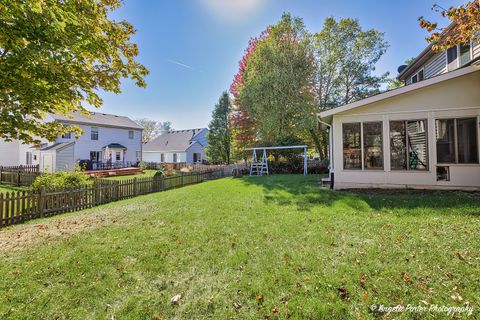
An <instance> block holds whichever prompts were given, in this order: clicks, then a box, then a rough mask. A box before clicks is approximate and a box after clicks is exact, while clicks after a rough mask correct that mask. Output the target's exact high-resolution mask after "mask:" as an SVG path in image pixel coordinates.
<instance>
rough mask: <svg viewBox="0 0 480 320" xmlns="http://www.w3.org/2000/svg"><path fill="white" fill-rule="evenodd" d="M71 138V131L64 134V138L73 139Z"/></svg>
mask: <svg viewBox="0 0 480 320" xmlns="http://www.w3.org/2000/svg"><path fill="white" fill-rule="evenodd" d="M71 138H72V133H71V132H67V133H64V134H62V139H71Z"/></svg>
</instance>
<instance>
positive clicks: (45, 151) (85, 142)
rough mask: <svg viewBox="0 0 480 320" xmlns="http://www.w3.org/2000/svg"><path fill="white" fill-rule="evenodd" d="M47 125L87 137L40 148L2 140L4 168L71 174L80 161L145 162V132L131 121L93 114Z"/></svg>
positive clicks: (61, 118) (60, 118)
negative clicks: (75, 129)
mask: <svg viewBox="0 0 480 320" xmlns="http://www.w3.org/2000/svg"><path fill="white" fill-rule="evenodd" d="M45 121H57V122H60V123H62V124H66V125H72V126H77V127H79V128H81V129H82V131H83V134H82V136H81V137H79V138H78V139H76V138H75V137H74V136H73V135H72V134H66V135H62V136H59V137H58V138H57V139H56V140H55V141H52V142H46V141H45V142H44V143H42V145H41V147H40V148H36V147H34V146H29V145H25V144H22V143H21V142H20V141H12V142H5V141H3V140H0V165H5V166H12V165H13V166H17V165H30V164H33V165H36V164H39V165H40V169H41V170H42V171H48V172H51V171H70V170H73V169H74V167H75V166H76V164H77V162H78V161H80V160H89V161H90V162H92V163H94V165H93V166H94V167H96V166H97V165H98V164H100V163H109V164H113V165H117V166H128V165H130V164H134V163H136V162H138V161H141V157H142V130H143V128H142V127H141V126H140V125H138V124H137V123H136V122H135V121H133V120H131V119H129V118H128V117H123V116H117V115H112V114H105V113H98V112H92V113H91V114H90V115H83V114H79V113H75V114H73V115H72V116H71V117H65V116H59V115H48V116H47V118H46V119H45Z"/></svg>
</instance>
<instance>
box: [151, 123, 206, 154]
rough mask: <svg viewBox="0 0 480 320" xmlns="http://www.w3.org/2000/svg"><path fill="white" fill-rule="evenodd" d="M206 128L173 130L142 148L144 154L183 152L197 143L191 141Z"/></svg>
mask: <svg viewBox="0 0 480 320" xmlns="http://www.w3.org/2000/svg"><path fill="white" fill-rule="evenodd" d="M204 130H208V129H207V128H199V129H187V130H174V131H169V132H167V133H164V134H162V135H160V136H158V137H157V138H155V139H153V140H152V141H150V142H147V143H146V144H145V145H144V146H143V151H145V152H166V151H185V150H187V149H188V148H190V147H191V146H192V145H194V144H195V143H200V142H198V141H192V139H193V138H194V137H196V136H198V135H199V134H200V133H201V132H203V131H204Z"/></svg>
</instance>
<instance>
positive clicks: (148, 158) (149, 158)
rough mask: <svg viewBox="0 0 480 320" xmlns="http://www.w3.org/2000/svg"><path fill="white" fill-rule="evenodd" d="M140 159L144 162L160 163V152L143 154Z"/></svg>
mask: <svg viewBox="0 0 480 320" xmlns="http://www.w3.org/2000/svg"><path fill="white" fill-rule="evenodd" d="M142 158H143V161H145V162H160V152H143V155H142Z"/></svg>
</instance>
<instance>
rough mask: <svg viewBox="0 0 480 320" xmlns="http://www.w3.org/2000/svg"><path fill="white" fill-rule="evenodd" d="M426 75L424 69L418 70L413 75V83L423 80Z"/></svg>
mask: <svg viewBox="0 0 480 320" xmlns="http://www.w3.org/2000/svg"><path fill="white" fill-rule="evenodd" d="M424 78H425V76H424V71H423V69H422V70H420V71H418V72H417V73H416V74H415V75H414V76H413V77H412V83H417V82H419V81H422V80H424Z"/></svg>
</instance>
